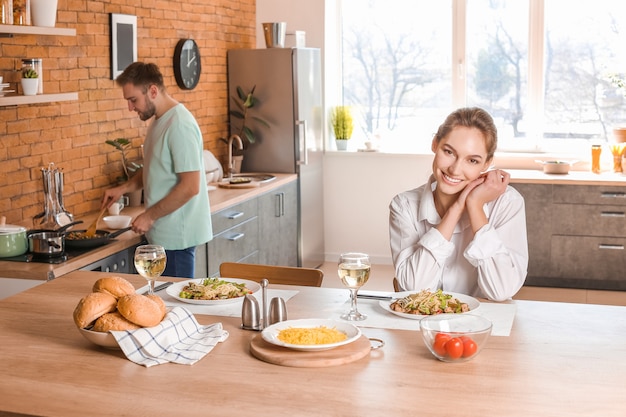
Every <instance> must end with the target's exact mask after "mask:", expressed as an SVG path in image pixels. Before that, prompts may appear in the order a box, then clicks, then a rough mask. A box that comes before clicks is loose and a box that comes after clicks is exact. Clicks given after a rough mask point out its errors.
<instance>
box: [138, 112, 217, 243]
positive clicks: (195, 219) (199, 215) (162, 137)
mask: <svg viewBox="0 0 626 417" xmlns="http://www.w3.org/2000/svg"><path fill="white" fill-rule="evenodd" d="M202 151H203V143H202V132H200V127H199V126H198V123H197V122H196V120H195V118H194V117H193V115H192V114H191V113H190V112H189V110H187V109H186V108H185V106H183V105H182V104H177V105H176V106H174V107H172V108H171V109H169V110H168V111H167V112H166V113H165V114H164V115H162V116H161V117H160V118H158V119H155V120H154V121H153V122H152V124H151V125H150V127H149V128H148V133H147V135H146V140H145V142H144V148H143V152H144V167H143V184H144V199H145V205H146V207H151V206H152V205H154V204H156V203H157V202H158V201H160V200H161V199H162V198H164V197H165V196H166V195H167V194H168V193H169V192H170V191H171V189H172V188H173V187H174V186H175V185H176V183H177V181H178V178H177V175H176V174H177V173H181V172H190V171H197V172H198V175H200V192H199V193H198V194H197V195H196V196H194V197H193V198H192V199H191V200H189V201H188V202H187V203H186V204H185V205H183V206H182V207H180V208H179V209H178V210H175V211H174V212H172V213H170V214H168V215H167V216H164V217H161V218H160V219H158V220H157V221H155V222H154V225H153V226H152V228H151V229H150V230H149V231H148V232H147V233H146V237H147V239H148V242H150V243H152V244H156V245H161V246H163V247H164V248H165V249H168V250H179V249H186V248H190V247H194V246H197V245H201V244H203V243H206V242H208V241H209V240H211V239H212V238H213V230H212V226H211V210H210V208H209V194H208V190H207V186H206V181H205V172H204V160H203V158H202Z"/></svg>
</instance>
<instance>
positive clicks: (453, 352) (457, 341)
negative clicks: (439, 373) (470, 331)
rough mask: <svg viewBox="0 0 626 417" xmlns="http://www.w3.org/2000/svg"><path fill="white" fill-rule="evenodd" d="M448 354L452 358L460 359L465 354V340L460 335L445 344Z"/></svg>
mask: <svg viewBox="0 0 626 417" xmlns="http://www.w3.org/2000/svg"><path fill="white" fill-rule="evenodd" d="M444 347H445V349H446V356H448V357H449V358H450V359H458V358H460V357H461V355H463V341H462V340H461V338H460V337H453V338H452V339H450V340H448V341H447V342H446V344H445V345H444Z"/></svg>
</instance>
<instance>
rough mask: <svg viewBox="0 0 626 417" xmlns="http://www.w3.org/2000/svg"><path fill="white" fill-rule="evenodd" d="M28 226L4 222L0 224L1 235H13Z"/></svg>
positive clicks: (23, 230)
mask: <svg viewBox="0 0 626 417" xmlns="http://www.w3.org/2000/svg"><path fill="white" fill-rule="evenodd" d="M25 231H26V228H25V227H23V226H15V225H12V224H3V225H1V226H0V235H12V234H15V233H21V232H25Z"/></svg>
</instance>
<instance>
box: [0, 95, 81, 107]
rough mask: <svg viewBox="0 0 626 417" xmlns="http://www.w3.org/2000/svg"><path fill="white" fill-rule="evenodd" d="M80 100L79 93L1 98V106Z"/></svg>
mask: <svg viewBox="0 0 626 417" xmlns="http://www.w3.org/2000/svg"><path fill="white" fill-rule="evenodd" d="M71 100H78V93H60V94H37V95H34V96H8V97H0V107H1V106H17V105H20V104H39V103H52V102H55V101H71Z"/></svg>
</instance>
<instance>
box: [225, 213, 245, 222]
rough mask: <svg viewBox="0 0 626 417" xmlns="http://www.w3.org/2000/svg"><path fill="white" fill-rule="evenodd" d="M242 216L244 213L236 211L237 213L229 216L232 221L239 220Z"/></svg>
mask: <svg viewBox="0 0 626 417" xmlns="http://www.w3.org/2000/svg"><path fill="white" fill-rule="evenodd" d="M241 216H243V211H236V212H234V213H230V214H229V215H228V218H229V219H230V220H234V219H237V218H239V217H241Z"/></svg>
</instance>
